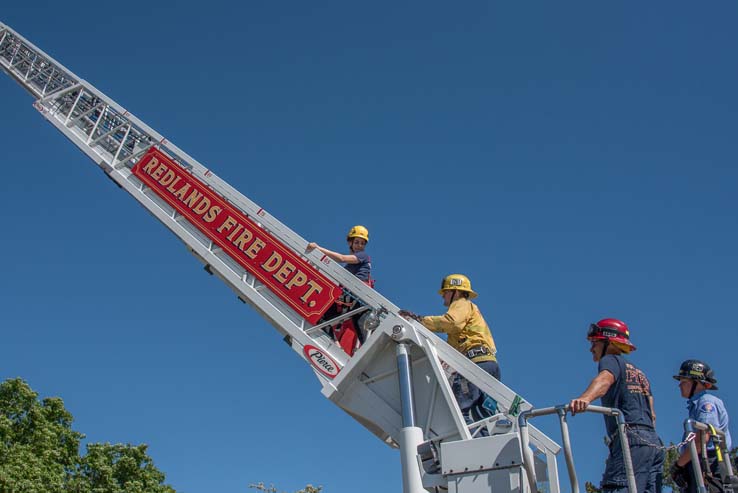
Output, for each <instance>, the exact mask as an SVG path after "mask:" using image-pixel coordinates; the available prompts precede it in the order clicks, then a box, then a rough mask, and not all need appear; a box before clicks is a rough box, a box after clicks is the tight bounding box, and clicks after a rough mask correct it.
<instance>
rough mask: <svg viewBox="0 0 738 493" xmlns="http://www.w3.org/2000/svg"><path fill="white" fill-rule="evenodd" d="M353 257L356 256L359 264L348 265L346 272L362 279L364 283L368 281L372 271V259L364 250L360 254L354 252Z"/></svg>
mask: <svg viewBox="0 0 738 493" xmlns="http://www.w3.org/2000/svg"><path fill="white" fill-rule="evenodd" d="M351 255H353V256H355V257H356V259H357V260H358V261H359V263H358V264H346V270H347V271H349V272H350V273H352V274H353V275H355V276H356V277H358V278H359V279H361V280H362V281H368V280H369V273H370V272H371V270H372V260H371V258H370V257H369V255H368V254H367V253H366V252H365V251H364V250H362V251H360V252H354V253H352V254H351Z"/></svg>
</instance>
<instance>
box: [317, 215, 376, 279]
mask: <svg viewBox="0 0 738 493" xmlns="http://www.w3.org/2000/svg"><path fill="white" fill-rule="evenodd" d="M346 241H347V242H348V247H349V252H350V253H348V254H342V253H338V252H334V251H332V250H328V249H327V248H323V247H322V246H320V245H318V244H317V243H315V242H311V243H308V246H307V251H308V252H311V251H313V250H315V249H316V248H317V249H318V250H320V251H321V252H323V253H324V254H325V255H327V256H328V257H329V258H331V259H333V260H335V261H336V262H341V263H344V264H346V265H345V267H346V270H348V271H349V272H351V273H352V274H353V275H355V276H356V277H358V278H359V279H361V280H362V281H364V282H365V283H367V284H368V285H370V286H372V287H373V285H374V283H373V281H372V276H371V271H372V260H371V257H369V254H367V253H366V251H365V249H366V244H367V243H368V242H369V230H367V229H366V228H365V227H364V226H361V225H356V226H354V227H353V228H351V229H350V230H349V232H348V234H347V235H346Z"/></svg>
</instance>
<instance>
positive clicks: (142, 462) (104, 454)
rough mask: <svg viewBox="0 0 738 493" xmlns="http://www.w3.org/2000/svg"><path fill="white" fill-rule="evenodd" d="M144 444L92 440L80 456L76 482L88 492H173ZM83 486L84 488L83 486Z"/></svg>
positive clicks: (80, 489) (81, 488)
mask: <svg viewBox="0 0 738 493" xmlns="http://www.w3.org/2000/svg"><path fill="white" fill-rule="evenodd" d="M146 448H147V447H146V445H138V446H135V445H123V444H120V443H119V444H115V445H111V444H109V443H93V444H90V445H88V446H87V454H86V455H85V456H84V457H81V458H80V464H79V469H78V472H77V475H76V478H75V479H76V481H77V483H78V484H79V485H80V486H79V487H78V489H79V491H80V492H82V491H84V492H85V493H86V492H89V493H108V492H111V493H112V492H115V493H118V492H120V493H176V492H175V490H174V489H173V488H171V487H170V486H168V485H165V484H163V483H164V473H162V472H161V471H159V470H158V469H157V468H156V467H154V462H153V461H152V460H151V458H150V457H149V456H148V455H147V454H146ZM85 488H87V489H85Z"/></svg>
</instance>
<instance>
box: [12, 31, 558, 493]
mask: <svg viewBox="0 0 738 493" xmlns="http://www.w3.org/2000/svg"><path fill="white" fill-rule="evenodd" d="M0 67H1V68H2V69H3V71H5V72H6V73H7V74H9V75H10V76H11V77H13V78H14V79H15V80H16V81H17V82H18V83H19V84H20V85H21V87H23V88H24V89H26V90H27V91H28V92H29V93H31V95H32V96H33V97H34V98H35V99H36V101H35V102H34V107H35V108H36V109H37V110H38V111H39V112H40V113H41V114H42V115H43V116H44V118H46V120H47V121H49V122H50V123H51V124H52V125H54V126H55V127H56V128H57V129H58V130H59V131H60V132H61V133H62V134H64V135H65V136H66V137H67V138H68V139H69V140H70V141H72V142H73V143H74V144H75V145H76V146H77V147H79V148H80V149H81V150H82V151H83V152H84V153H85V154H86V155H87V156H89V157H90V159H92V160H93V161H94V162H95V163H96V164H97V165H98V166H99V167H100V168H101V169H102V170H103V171H104V172H105V173H106V174H107V175H108V177H110V179H112V180H113V181H114V182H115V183H116V184H117V185H118V186H120V187H121V188H122V189H124V190H125V191H126V192H128V193H129V194H130V195H131V196H132V197H133V198H135V199H136V200H137V201H138V202H139V203H140V204H141V205H143V206H144V207H145V208H146V209H147V210H148V211H149V212H151V213H152V214H153V215H154V216H155V217H156V218H157V219H159V221H161V222H162V223H163V224H164V225H165V226H167V227H168V228H169V229H170V230H171V231H172V232H173V233H174V234H175V235H177V237H178V238H179V239H180V240H182V242H183V243H184V244H185V245H186V246H187V248H188V249H189V251H190V252H192V254H193V255H194V256H195V257H197V259H198V260H199V261H201V262H202V263H203V264H204V265H205V268H206V270H208V271H209V272H211V273H212V274H215V275H217V276H218V277H219V278H220V279H222V280H223V281H224V282H225V283H226V284H227V285H228V286H229V287H230V288H231V289H232V290H233V291H235V292H236V294H237V295H238V297H239V298H240V299H241V300H242V301H244V302H246V303H248V304H250V305H251V306H252V307H254V308H255V309H256V310H257V311H258V312H259V313H260V314H261V315H262V316H263V317H264V318H266V319H267V320H268V321H269V322H270V323H271V324H272V325H273V326H274V328H276V329H277V331H279V333H280V334H282V335H283V336H285V340H286V341H287V342H289V343H290V346H291V347H292V349H293V350H294V351H295V352H296V353H297V354H298V355H299V356H300V357H301V358H303V359H304V360H305V361H306V362H308V363H309V364H311V366H312V369H313V371H314V373H315V375H316V376H317V377H318V379H319V381H320V382H321V384H322V386H323V394H324V395H325V396H326V397H327V398H329V399H330V400H331V401H333V402H334V403H336V404H337V405H338V406H339V407H341V408H342V409H344V410H345V411H346V412H347V413H349V414H350V415H351V416H352V417H354V418H355V419H356V420H357V421H358V422H360V423H361V424H362V425H363V426H365V427H366V428H367V429H368V430H369V431H371V432H372V433H374V434H375V435H376V436H377V437H379V438H380V439H382V440H383V441H385V442H386V443H388V444H390V445H392V446H398V444H400V445H401V446H402V447H403V449H407V450H409V452H408V455H407V457H408V458H409V459H408V460H409V461H410V462H412V460H413V457H415V447H416V446H417V445H418V443H416V442H418V441H427V443H431V444H435V446H436V448H438V449H440V450H443V447H437V446H439V445H443V444H444V443H445V444H454V443H456V444H462V445H463V444H464V442H468V444H469V445H472V442H475V445H474V446H475V447H478V445H477V444H481V443H482V442H481V441H479V440H472V439H471V438H472V435H471V432H470V428H469V427H468V426H467V425H466V423H465V422H464V419H463V416H462V415H461V412H460V410H459V407H458V405H457V403H456V401H455V399H454V396H453V392H452V390H451V386H450V384H449V379H448V376H449V374H450V373H452V372H458V373H460V374H462V375H464V376H465V377H466V378H468V379H469V380H471V381H472V382H473V383H475V384H476V385H477V386H478V387H480V388H481V389H482V390H483V391H484V392H485V393H487V394H488V395H489V396H491V397H493V398H494V399H495V400H496V401H497V403H498V409H499V410H500V412H501V414H500V415H498V418H499V417H504V416H507V417H513V416H516V415H517V414H519V413H520V412H522V411H525V410H528V409H531V407H532V406H531V405H530V404H529V403H528V402H527V401H525V400H524V399H522V398H521V397H520V396H519V395H517V394H516V393H515V392H513V391H512V390H510V389H509V388H507V387H506V386H505V385H503V384H502V383H500V382H498V381H497V380H495V379H494V378H492V377H491V376H489V375H488V374H487V373H485V372H484V371H482V370H481V369H480V368H479V367H477V366H476V365H475V364H474V363H472V362H471V361H469V360H468V359H466V358H465V357H464V356H462V355H461V354H459V353H458V352H457V351H455V350H454V349H453V348H451V347H450V346H448V344H446V343H445V342H444V341H443V340H441V339H439V338H438V337H437V336H436V335H435V334H433V333H432V332H430V331H428V330H427V329H425V328H424V327H422V326H421V325H419V324H416V323H414V322H409V321H407V320H405V319H403V318H401V317H400V316H399V314H398V311H399V309H398V307H397V306H395V305H394V304H393V303H391V302H390V301H389V300H387V299H386V298H384V297H383V296H382V295H381V294H379V293H378V292H377V291H375V290H373V289H372V288H370V287H369V286H367V285H366V284H364V283H363V282H362V281H360V280H359V279H357V278H356V277H354V276H353V275H352V274H351V273H349V272H348V271H347V270H345V269H344V268H343V267H342V266H340V265H338V264H337V263H336V262H334V261H332V260H331V259H329V258H327V257H326V256H325V255H323V254H322V253H320V252H319V251H317V250H314V251H312V252H310V253H306V247H307V241H306V240H305V239H304V238H302V237H301V236H299V235H297V234H296V233H295V232H293V231H292V230H290V229H289V228H288V227H287V226H285V225H284V224H282V223H281V222H279V221H278V220H277V219H276V218H274V217H273V216H272V215H271V214H269V213H268V212H267V211H265V210H264V209H263V208H262V207H260V206H258V205H257V204H255V203H254V202H252V201H251V200H249V199H248V198H247V197H245V196H244V195H242V194H240V193H239V192H238V191H236V190H235V189H233V188H232V187H231V186H230V185H228V184H227V183H226V182H225V181H223V180H222V179H220V178H219V177H218V176H217V175H216V174H215V173H213V171H211V170H210V169H208V168H207V167H205V166H204V165H202V164H201V163H199V162H198V161H197V160H195V159H194V158H192V157H191V156H189V155H188V154H187V153H185V152H184V151H183V150H181V149H180V148H179V147H177V146H176V145H174V144H173V143H172V142H170V141H169V140H168V139H166V138H165V137H164V136H162V135H161V134H159V133H158V132H157V131H155V130H153V129H152V128H150V127H149V126H148V125H146V124H145V123H144V122H143V121H141V120H140V119H139V118H137V117H136V116H135V115H133V114H132V113H131V112H130V111H128V110H126V109H125V108H123V107H121V106H120V105H119V104H117V103H116V102H115V101H113V100H112V99H110V98H109V97H107V96H106V95H105V94H103V93H102V92H100V91H99V90H98V89H96V88H95V87H94V86H92V85H91V84H89V83H88V82H87V81H85V80H83V79H80V78H79V77H77V76H76V75H74V74H73V73H72V72H71V71H69V70H67V69H66V68H65V67H64V66H62V65H61V64H59V63H58V62H56V61H55V60H54V59H53V58H51V57H50V56H48V55H47V54H46V53H44V52H43V51H41V50H40V49H38V48H37V47H36V46H34V45H33V44H32V43H30V42H29V41H28V40H26V39H25V38H23V37H22V36H21V35H19V34H18V33H17V32H15V31H13V30H12V29H10V28H9V27H8V26H6V25H4V24H2V23H0ZM206 201H207V204H206ZM262 243H263V244H262ZM342 292H343V293H346V294H347V295H348V296H350V297H352V298H354V299H357V300H359V301H360V306H361V308H359V309H358V310H357V312H360V311H365V312H368V315H367V316H366V317H364V318H365V319H366V320H368V321H369V324H368V325H369V326H368V328H370V329H371V330H370V331H369V332H370V333H371V335H370V336H369V337H368V339H367V340H366V342H365V343H364V345H363V346H362V347H360V348H359V350H358V351H357V352H356V353H355V354H354V355H353V356H352V357H349V356H348V355H347V354H346V353H345V352H344V351H343V350H342V349H341V347H340V346H339V345H337V344H336V343H335V342H334V341H333V339H332V338H331V337H329V336H328V335H327V334H326V333H325V332H324V331H323V330H322V328H323V327H324V326H326V325H329V324H330V323H329V322H322V321H321V316H323V315H325V313H326V310H327V309H328V308H329V307H330V305H331V304H332V303H333V301H335V299H336V297H337V296H339V295H340V294H341V293H342ZM348 315H349V314H346V315H344V317H346V316H348ZM338 321H340V319H333V320H332V321H331V323H337V322H338ZM398 343H401V345H402V346H403V347H404V348H409V350H406V349H403V351H405V352H404V353H403V355H404V356H405V357H407V358H408V361H409V362H410V363H409V365H408V366H407V367H406V368H405V370H406V371H407V372H406V373H403V372H402V368H404V367H402V366H399V367H398V359H396V358H398V356H397V354H398V353H397V352H396V350H397V347H398ZM410 370H411V371H410ZM405 377H407V382H408V384H407V385H406V386H405V387H404V389H405V393H404V394H405V395H403V393H402V392H401V389H400V387H401V385H400V384H401V382H402V378H405ZM408 395H409V396H410V397H409V398H411V399H414V401H415V402H416V403H417V413H416V414H417V416H414V425H413V427H414V428H415V429H417V430H419V431H417V435H418V437H417V438H416V439H415V442H408V441H407V438H406V435H404V434H403V430H407V429H408V426H410V425H408V424H407V423H403V410H405V411H407V409H408V408H407V406H408V404H409V403H408V402H407V399H408ZM406 414H407V413H406ZM406 417H407V416H406ZM513 421H514V420H513ZM473 430H474V428H472V431H473ZM403 437H405V438H403ZM530 437H531V443H532V444H533V445H534V446H535V447H536V448H537V449H538V450H539V451H540V452H541V453H543V454H545V455H546V457H547V459H548V464H549V468H548V472H549V480H550V482H551V492H552V493H558V481H557V477H556V468H555V454H556V453H557V452H558V451H559V447H558V445H557V444H555V443H554V442H553V441H551V440H550V439H549V438H548V437H546V436H545V435H544V434H543V433H541V432H540V431H538V430H537V429H535V428H533V427H532V426H531V427H530ZM490 438H492V437H490ZM462 449H463V447H461V448H460V447H459V446H453V447H447V449H446V450H448V451H449V452H446V454H447V455H448V458H449V459H451V458H453V460H454V461H456V462H458V460H459V458H458V453H457V452H455V451H458V450H462ZM451 451H454V452H453V454H455V455H454V456H453V457H452V456H451V454H452V452H451ZM406 462H407V461H406V460H405V455H403V469H405V467H406V466H407V467H408V468H409V469H408V470H409V471H410V473H409V474H410V475H413V474H414V475H415V476H422V477H423V485H424V487H425V488H427V489H429V490H431V489H430V488H432V487H434V486H429V484H430V483H432V482H433V481H441V483H439V484H442V483H443V482H444V481H447V482H449V483H448V484H451V479H450V478H451V476H452V474H451V473H448V474H445V475H442V478H441V479H438V478H436V479H432V478H431V479H429V478H430V477H431V476H432V475H431V474H429V473H428V474H427V471H426V472H425V473H424V472H422V471H421V470H420V468H419V466H418V464H416V465H415V466H413V464H411V463H410V464H406ZM551 464H553V467H552V466H551ZM480 467H481V466H480ZM492 467H494V466H492ZM518 467H519V466H518ZM521 476H522V473H521ZM444 478H445V479H444ZM508 487H509V486H508ZM405 491H406V492H408V493H409V492H410V491H412V492H413V493H414V492H415V491H416V489H414V487H413V486H408V485H406V489H405ZM431 491H432V490H431ZM458 491H461V490H458ZM469 491H471V490H469ZM474 491H476V490H474Z"/></svg>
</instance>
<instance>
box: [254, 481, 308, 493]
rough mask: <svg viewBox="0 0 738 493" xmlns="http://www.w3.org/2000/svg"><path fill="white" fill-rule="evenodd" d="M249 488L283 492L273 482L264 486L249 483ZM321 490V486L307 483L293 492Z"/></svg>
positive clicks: (266, 491)
mask: <svg viewBox="0 0 738 493" xmlns="http://www.w3.org/2000/svg"><path fill="white" fill-rule="evenodd" d="M249 488H250V489H252V490H257V491H263V492H264V493H284V492H282V491H280V490H278V489H277V488H275V487H274V485H273V484H272V485H269V486H265V485H264V483H253V484H250V485H249ZM321 491H323V487H322V486H313V485H311V484H309V485H307V486H305V488H303V489H301V490H298V491H295V493H320V492H321Z"/></svg>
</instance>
